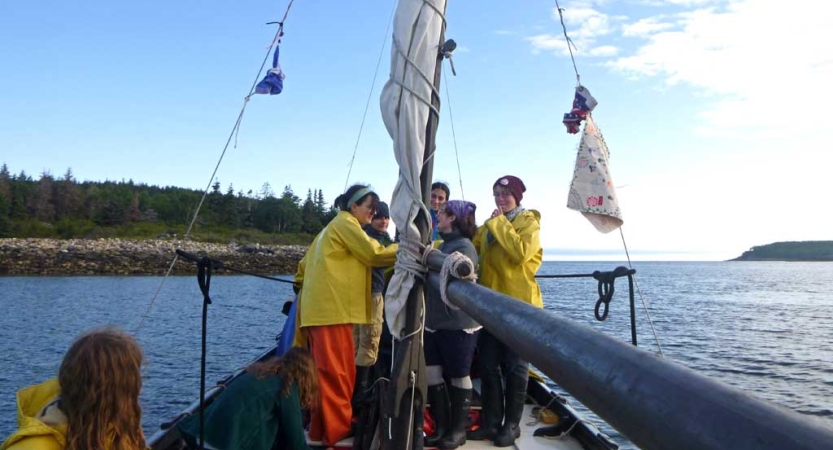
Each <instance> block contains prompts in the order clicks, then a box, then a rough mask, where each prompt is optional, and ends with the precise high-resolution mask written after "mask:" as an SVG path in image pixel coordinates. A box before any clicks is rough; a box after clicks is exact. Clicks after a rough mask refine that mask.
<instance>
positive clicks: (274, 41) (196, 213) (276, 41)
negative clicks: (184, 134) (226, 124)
mask: <svg viewBox="0 0 833 450" xmlns="http://www.w3.org/2000/svg"><path fill="white" fill-rule="evenodd" d="M294 2H295V0H289V5H287V7H286V11H285V12H284V14H283V19H282V20H281V21H280V22H278V25H279V26H278V31H276V32H275V37H274V39H272V43H271V44H269V46H268V47H266V56H264V57H263V62H262V63H261V64H260V68H259V69H258V70H257V75H255V81H254V83H252V87H250V88H249V94H248V95H246V97H245V98H244V99H243V107H242V108H240V114H238V115H237V120H236V121H235V122H234V126H233V127H232V129H231V133H229V136H228V139H226V145H225V146H224V147H223V151H222V153H220V159H218V160H217V165H215V166H214V172H212V173H211V178H210V179H209V180H208V185H207V186H206V187H205V191H203V193H202V198H201V199H200V202H199V204H198V205H197V210H196V211H194V216H193V217H192V218H191V223H189V224H188V229H187V230H186V231H185V236H184V237H183V240H185V241H187V240H188V238H189V237H190V235H191V230H192V229H193V227H194V223H195V222H196V221H197V217H198V216H199V214H200V208H202V205H203V203H204V202H205V198H206V196H208V191H209V190H210V189H211V184H212V183H213V182H214V177H215V176H216V175H217V170H219V169H220V164H221V163H222V162H223V158H224V157H225V156H226V151H227V150H228V147H229V144H230V143H231V140H232V138H234V137H235V136H236V135H237V130H238V129H239V128H240V123H241V122H242V121H243V113H245V112H246V105H247V104H248V103H249V99H250V98H251V97H252V95H253V94H254V91H255V87H256V86H257V82H258V80H259V79H260V74H261V73H262V72H263V68H264V67H265V66H266V61H268V60H269V54H270V53H271V52H272V48H273V47H274V46H275V44H278V45H280V42H281V36H283V24H284V22H285V21H286V18H287V17H288V16H289V9H290V8H292V4H293V3H294ZM235 147H237V145H236V144H235ZM178 259H179V255H174V259H173V261H171V265H170V266H168V270H167V271H166V272H165V276H164V277H162V281H161V282H160V283H159V287H158V288H157V289H156V293H155V294H154V295H153V298H152V299H151V300H150V304H148V307H147V309H146V310H145V312H144V314H142V318H141V320H140V321H139V325H137V326H136V328H135V330H134V331H133V332H134V333H138V332H139V330H141V329H142V325H144V324H145V319H147V317H148V315H149V314H150V310H151V309H152V308H153V304H154V303H156V299H157V298H158V297H159V293H160V292H161V291H162V287H163V286H164V285H165V280H167V279H168V276H170V275H171V271H172V270H173V268H174V264H176V261H177V260H178Z"/></svg>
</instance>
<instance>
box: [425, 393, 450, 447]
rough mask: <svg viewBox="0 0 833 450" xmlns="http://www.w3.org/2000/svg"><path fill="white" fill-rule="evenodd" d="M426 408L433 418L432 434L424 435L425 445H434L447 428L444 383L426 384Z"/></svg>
mask: <svg viewBox="0 0 833 450" xmlns="http://www.w3.org/2000/svg"><path fill="white" fill-rule="evenodd" d="M428 410H429V411H431V417H433V418H434V434H432V435H431V436H426V437H425V446H426V447H436V446H437V445H439V443H440V441H441V440H442V438H443V436H444V435H445V433H446V430H448V391H447V390H446V388H445V383H442V384H437V385H434V386H428Z"/></svg>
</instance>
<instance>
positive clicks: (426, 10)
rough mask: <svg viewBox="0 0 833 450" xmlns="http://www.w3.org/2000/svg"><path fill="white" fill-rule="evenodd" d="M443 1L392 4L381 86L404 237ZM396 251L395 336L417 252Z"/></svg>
mask: <svg viewBox="0 0 833 450" xmlns="http://www.w3.org/2000/svg"><path fill="white" fill-rule="evenodd" d="M445 4H446V0H401V1H400V2H399V5H398V6H397V7H396V15H395V17H394V24H393V45H392V48H391V69H390V79H389V80H388V82H387V83H386V84H385V87H384V89H383V90H382V97H381V108H382V118H383V120H384V122H385V127H387V129H388V133H389V134H390V136H391V138H392V139H393V151H394V154H395V155H396V162H397V163H398V164H399V181H398V182H397V184H396V188H395V189H394V191H393V196H392V198H391V218H392V219H393V222H394V224H396V228H397V230H400V237H401V238H402V240H403V241H406V240H411V241H418V240H419V231H418V230H417V228H416V226H415V225H414V219H415V218H416V216H417V214H418V213H419V211H420V210H423V211H424V214H426V217H427V214H428V211H427V210H426V208H425V205H424V204H423V203H422V194H421V192H422V190H421V188H420V181H419V176H420V172H421V171H422V165H423V156H424V152H425V127H426V124H427V121H428V117H429V113H430V110H431V92H432V91H433V90H434V86H433V78H434V69H435V67H436V64H437V52H438V51H439V40H440V34H441V33H442V29H443V21H444V18H443V16H442V12H443V11H445ZM404 247H407V246H402V248H401V249H400V252H399V257H398V259H399V261H398V263H397V268H396V271H395V272H394V275H393V278H392V279H391V281H390V284H389V286H388V290H387V294H386V295H385V318H386V319H387V322H388V325H389V326H390V331H391V334H393V336H394V337H397V338H399V337H401V332H402V328H403V326H404V324H405V317H404V316H405V315H404V307H405V302H406V300H407V298H408V293H409V292H410V290H411V287H413V285H414V280H415V277H416V273H415V272H414V270H409V269H408V267H416V266H415V263H416V261H417V256H416V255H414V254H412V253H407V252H405V251H404Z"/></svg>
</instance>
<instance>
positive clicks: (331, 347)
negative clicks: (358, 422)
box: [304, 323, 356, 446]
mask: <svg viewBox="0 0 833 450" xmlns="http://www.w3.org/2000/svg"><path fill="white" fill-rule="evenodd" d="M304 328H305V330H306V331H307V335H308V337H309V346H310V353H312V359H313V361H314V362H315V368H316V369H318V388H319V391H320V393H321V407H320V408H318V409H317V410H314V411H312V413H311V414H310V427H309V437H310V439H312V440H314V441H321V443H322V444H323V445H325V446H330V445H335V444H336V443H337V442H338V441H340V440H342V439H344V438H346V437H347V435H348V434H350V420H351V419H352V417H353V408H352V406H351V404H350V399H351V398H352V396H353V387H354V385H355V383H356V360H355V356H354V355H355V350H354V348H353V324H349V323H348V324H343V325H324V326H317V327H304Z"/></svg>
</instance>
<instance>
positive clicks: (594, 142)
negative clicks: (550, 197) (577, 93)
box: [567, 97, 623, 233]
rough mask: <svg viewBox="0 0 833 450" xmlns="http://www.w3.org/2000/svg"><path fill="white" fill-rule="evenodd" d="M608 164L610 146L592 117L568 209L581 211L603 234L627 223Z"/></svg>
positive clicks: (588, 121)
mask: <svg viewBox="0 0 833 450" xmlns="http://www.w3.org/2000/svg"><path fill="white" fill-rule="evenodd" d="M591 98H592V97H591ZM594 101H595V100H594ZM608 161H609V153H608V151H607V145H606V144H605V141H604V139H602V134H601V133H600V132H599V129H598V128H596V124H595V122H594V121H593V117H592V116H590V115H588V116H587V122H586V123H585V125H584V133H583V135H582V137H581V144H579V147H578V155H576V168H575V170H574V171H573V183H572V185H571V186H570V194H569V196H568V199H567V207H568V208H570V209H574V210H576V211H579V212H580V213H581V214H582V215H583V216H584V217H586V218H587V220H589V221H590V223H592V224H593V226H594V227H596V229H597V230H599V231H601V232H602V233H609V232H611V231H613V230H615V229H617V228H619V227H620V226H622V223H623V220H622V211H621V210H620V209H619V202H618V200H617V199H616V191H615V189H614V188H613V180H612V178H611V176H610V167H609V165H608Z"/></svg>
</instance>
